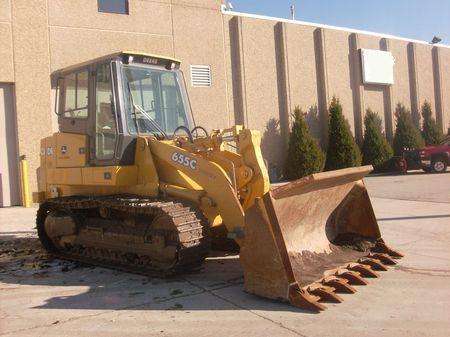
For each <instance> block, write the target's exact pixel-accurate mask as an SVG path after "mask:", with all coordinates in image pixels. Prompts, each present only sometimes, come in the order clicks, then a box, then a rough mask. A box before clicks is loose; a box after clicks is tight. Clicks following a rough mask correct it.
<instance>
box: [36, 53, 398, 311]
mask: <svg viewBox="0 0 450 337" xmlns="http://www.w3.org/2000/svg"><path fill="white" fill-rule="evenodd" d="M52 83H53V87H54V88H55V89H56V113H57V114H58V122H59V130H60V131H59V132H57V133H55V134H53V135H51V136H49V137H46V138H44V139H42V141H41V165H40V168H39V169H38V172H37V174H38V186H39V191H38V192H36V193H34V194H33V197H34V200H35V202H38V203H39V204H40V207H39V210H38V212H37V230H38V234H39V238H40V240H41V242H42V244H43V246H44V247H45V248H46V249H47V250H48V251H49V252H51V253H52V254H55V255H56V256H59V257H62V258H68V259H75V260H80V261H83V262H87V263H92V264H97V265H103V266H107V267H112V268H119V269H123V270H126V271H130V272H136V273H144V274H151V275H158V276H164V275H170V274H173V273H177V272H182V271H185V270H188V269H191V268H195V267H197V266H198V265H200V264H201V263H202V261H203V260H204V259H205V257H206V256H207V255H208V251H209V249H210V248H209V247H210V241H211V240H212V239H217V238H220V237H221V236H226V237H228V238H231V239H233V240H234V241H235V242H236V243H237V244H238V245H239V247H240V260H241V264H242V266H243V270H244V280H245V285H244V286H245V290H246V291H248V292H250V293H253V294H256V295H260V296H263V297H267V298H271V299H280V300H284V301H289V302H290V303H292V304H293V305H295V306H299V307H302V308H306V309H309V310H312V311H319V310H322V309H324V308H325V307H324V305H323V304H322V302H326V301H332V302H339V301H341V298H340V297H339V296H338V295H337V293H339V292H347V293H352V292H354V291H355V287H353V285H362V284H366V283H367V282H366V280H365V278H366V277H376V276H377V272H376V270H385V269H386V267H385V265H389V264H395V261H394V259H395V258H399V257H401V254H399V253H397V252H396V251H394V250H392V249H389V248H388V247H387V246H386V245H385V243H384V242H383V240H382V238H381V235H380V230H379V228H378V225H377V221H376V219H375V215H374V213H373V210H372V206H371V203H370V200H369V197H368V194H367V191H366V189H365V187H364V184H363V182H362V178H363V177H364V176H365V175H366V174H367V173H369V172H370V170H371V167H367V166H366V167H359V168H351V169H344V170H339V171H332V172H324V173H319V174H314V175H312V176H309V177H306V178H303V179H300V180H297V181H293V182H289V183H287V184H284V185H281V186H279V187H276V188H271V186H270V184H269V180H268V177H267V171H266V168H265V166H264V163H263V158H262V156H261V150H260V136H259V133H258V132H257V131H253V130H249V129H247V128H244V127H242V126H234V127H232V128H230V129H226V130H213V131H212V132H211V133H210V134H208V132H207V130H205V129H204V128H203V127H201V126H194V122H193V119H192V116H191V112H190V109H189V103H188V97H187V95H186V90H185V88H184V82H183V78H182V74H181V72H180V70H179V62H178V61H177V60H173V59H168V58H163V57H157V56H152V55H145V54H140V53H130V52H120V53H115V54H112V55H107V56H105V57H102V58H99V59H96V60H92V61H90V62H86V63H83V64H80V65H77V66H73V67H70V68H66V69H63V70H60V71H57V72H55V73H54V74H53V75H52ZM213 113H214V112H211V116H213Z"/></svg>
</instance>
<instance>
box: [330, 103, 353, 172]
mask: <svg viewBox="0 0 450 337" xmlns="http://www.w3.org/2000/svg"><path fill="white" fill-rule="evenodd" d="M359 165H361V152H360V151H359V148H358V145H356V142H355V139H354V138H353V136H352V133H351V131H350V126H349V125H348V122H347V121H346V120H345V118H344V116H343V115H342V105H341V103H340V102H339V100H338V99H337V98H336V97H333V100H332V102H331V104H330V110H329V126H328V148H327V160H326V163H325V169H326V170H337V169H342V168H346V167H354V166H359Z"/></svg>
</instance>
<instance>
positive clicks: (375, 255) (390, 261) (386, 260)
mask: <svg viewBox="0 0 450 337" xmlns="http://www.w3.org/2000/svg"><path fill="white" fill-rule="evenodd" d="M367 257H368V258H373V259H377V260H380V261H381V262H382V263H383V264H385V265H388V266H393V265H396V264H397V262H395V260H394V259H393V258H391V257H390V256H389V255H388V254H383V253H370V254H369V255H367Z"/></svg>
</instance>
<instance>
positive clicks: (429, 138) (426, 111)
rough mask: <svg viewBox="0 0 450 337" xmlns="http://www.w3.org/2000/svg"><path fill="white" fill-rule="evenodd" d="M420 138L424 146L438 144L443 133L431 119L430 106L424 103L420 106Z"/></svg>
mask: <svg viewBox="0 0 450 337" xmlns="http://www.w3.org/2000/svg"><path fill="white" fill-rule="evenodd" d="M422 117H423V122H422V137H423V139H424V140H425V144H426V145H436V144H439V143H440V142H441V141H442V139H443V132H442V130H441V128H440V127H439V125H438V124H437V123H436V120H435V119H434V118H433V112H432V110H431V104H430V103H428V102H427V101H425V103H423V105H422Z"/></svg>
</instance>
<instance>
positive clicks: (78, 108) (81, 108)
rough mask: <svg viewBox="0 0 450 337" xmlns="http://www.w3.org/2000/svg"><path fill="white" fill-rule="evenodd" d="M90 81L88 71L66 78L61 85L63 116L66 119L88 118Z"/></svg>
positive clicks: (61, 81) (69, 75)
mask: <svg viewBox="0 0 450 337" xmlns="http://www.w3.org/2000/svg"><path fill="white" fill-rule="evenodd" d="M88 79H89V74H88V71H87V70H84V71H79V72H75V73H71V74H68V75H66V76H64V77H63V78H62V79H61V80H60V83H61V84H62V87H63V94H64V100H63V109H62V110H63V116H64V117H66V118H87V116H88Z"/></svg>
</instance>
